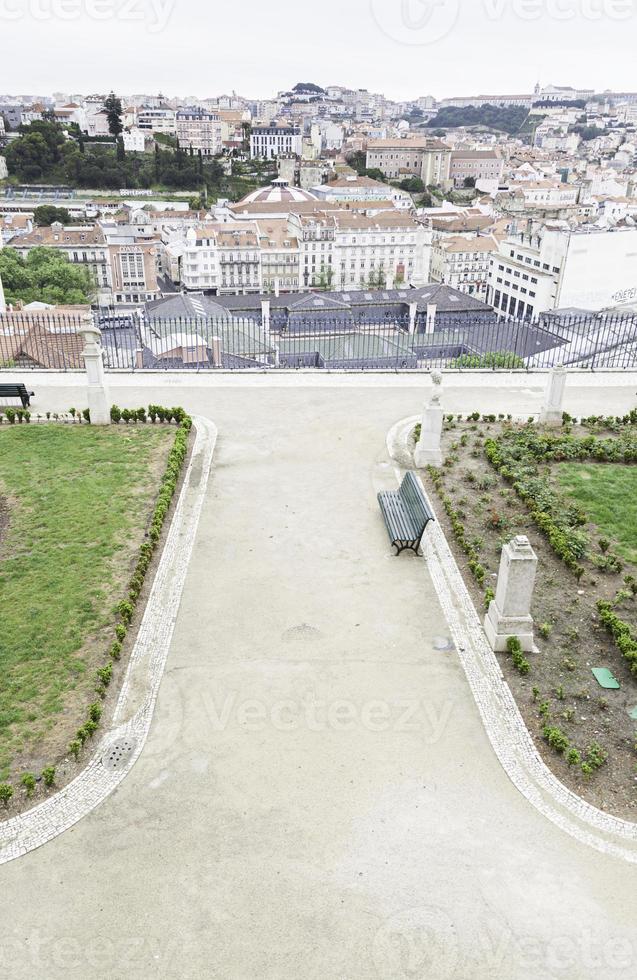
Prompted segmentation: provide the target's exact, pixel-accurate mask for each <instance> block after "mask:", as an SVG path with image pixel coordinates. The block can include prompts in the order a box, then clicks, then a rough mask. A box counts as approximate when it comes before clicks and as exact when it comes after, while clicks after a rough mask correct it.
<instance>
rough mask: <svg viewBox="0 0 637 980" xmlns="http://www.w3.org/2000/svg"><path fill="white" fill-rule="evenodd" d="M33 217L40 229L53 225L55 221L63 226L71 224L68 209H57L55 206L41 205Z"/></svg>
mask: <svg viewBox="0 0 637 980" xmlns="http://www.w3.org/2000/svg"><path fill="white" fill-rule="evenodd" d="M33 217H34V219H35V223H36V225H39V226H40V227H42V226H45V225H52V224H53V222H54V221H59V222H60V223H61V224H63V225H70V224H71V215H70V213H69V211H68V210H67V208H56V207H55V205H54V204H40V206H39V207H37V208H36V209H35V211H34V212H33Z"/></svg>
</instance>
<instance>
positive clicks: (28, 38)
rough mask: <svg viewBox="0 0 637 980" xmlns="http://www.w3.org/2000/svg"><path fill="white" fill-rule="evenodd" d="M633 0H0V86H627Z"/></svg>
mask: <svg viewBox="0 0 637 980" xmlns="http://www.w3.org/2000/svg"><path fill="white" fill-rule="evenodd" d="M636 40H637V0H320V2H318V3H307V2H306V3H304V2H303V0H269V2H268V3H266V2H265V0H234V2H230V0H0V94H3V95H4V94H22V93H24V94H38V95H47V94H49V93H53V92H62V93H67V94H68V93H82V94H90V93H100V92H106V91H108V90H110V89H114V90H115V91H117V93H118V94H121V95H131V94H138V93H149V94H155V93H158V92H159V91H161V92H163V93H164V94H166V95H170V96H182V97H185V96H188V95H193V96H196V97H198V98H206V97H213V96H215V95H219V94H222V93H231V92H233V91H235V92H237V93H238V94H240V95H244V96H246V97H249V98H268V97H270V96H273V95H275V94H276V92H277V91H280V90H286V89H289V88H291V87H292V86H293V85H294V84H295V83H296V82H298V81H304V82H316V83H317V84H319V85H322V86H325V85H329V84H335V85H346V86H348V87H351V88H366V89H368V90H369V91H374V92H383V93H385V95H387V96H388V97H390V98H394V99H397V100H406V99H410V98H417V97H419V96H422V95H433V96H434V97H436V98H444V97H451V96H454V95H471V94H492V93H493V94H516V93H520V94H523V93H527V92H531V91H532V90H533V86H534V85H535V83H536V82H537V81H540V82H541V83H542V84H550V83H553V84H557V85H571V86H574V87H576V88H577V87H583V88H594V89H596V90H597V91H603V90H604V89H612V90H615V91H617V90H620V91H636V90H637V73H636V72H635V71H634V67H633V66H634V61H633V58H634V54H633V52H634V48H635V41H636Z"/></svg>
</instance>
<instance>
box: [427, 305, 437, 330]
mask: <svg viewBox="0 0 637 980" xmlns="http://www.w3.org/2000/svg"><path fill="white" fill-rule="evenodd" d="M437 312H438V307H437V305H436V304H435V303H427V333H433V332H434V331H435V329H436V313H437Z"/></svg>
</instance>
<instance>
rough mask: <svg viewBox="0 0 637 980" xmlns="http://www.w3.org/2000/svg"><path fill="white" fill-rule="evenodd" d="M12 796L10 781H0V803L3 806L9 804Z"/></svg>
mask: <svg viewBox="0 0 637 980" xmlns="http://www.w3.org/2000/svg"><path fill="white" fill-rule="evenodd" d="M12 797H13V786H12V785H11V783H0V803H2V805H3V806H9V803H10V802H11V798H12Z"/></svg>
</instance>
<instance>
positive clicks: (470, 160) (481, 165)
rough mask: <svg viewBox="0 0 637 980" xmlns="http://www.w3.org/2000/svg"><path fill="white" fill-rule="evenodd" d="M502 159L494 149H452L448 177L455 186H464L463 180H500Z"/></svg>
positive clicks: (502, 166)
mask: <svg viewBox="0 0 637 980" xmlns="http://www.w3.org/2000/svg"><path fill="white" fill-rule="evenodd" d="M503 173H504V159H503V158H502V157H501V156H500V154H499V153H496V151H495V150H454V152H453V153H452V154H451V165H450V171H449V177H450V178H451V180H453V182H454V185H455V186H456V187H464V185H465V181H466V180H468V179H471V178H473V180H474V182H475V183H477V182H478V181H479V180H489V181H493V180H495V181H498V182H499V181H501V180H502V175H503Z"/></svg>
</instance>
